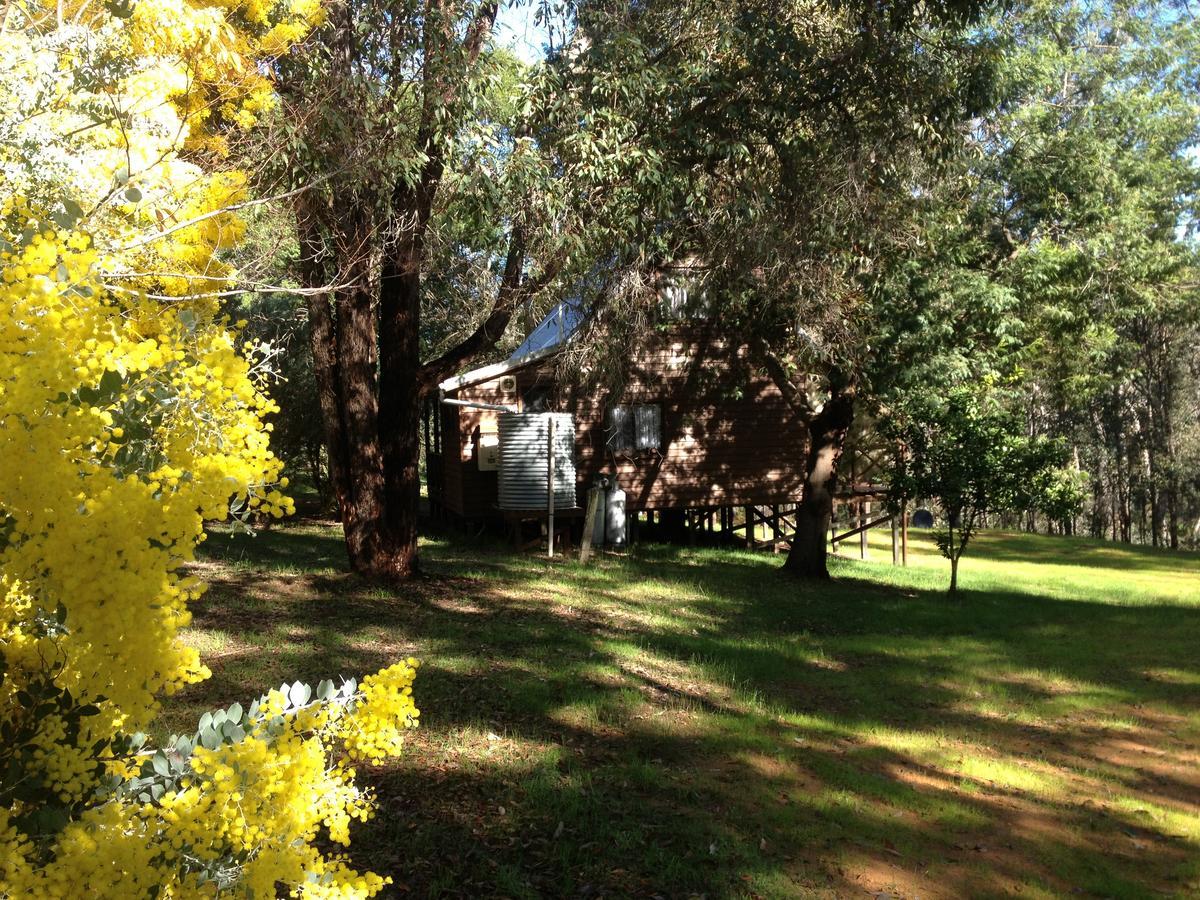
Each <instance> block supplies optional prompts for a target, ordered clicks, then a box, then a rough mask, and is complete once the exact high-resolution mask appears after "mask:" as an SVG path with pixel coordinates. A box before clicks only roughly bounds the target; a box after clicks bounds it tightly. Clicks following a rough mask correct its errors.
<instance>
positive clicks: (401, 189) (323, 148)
mask: <svg viewBox="0 0 1200 900" xmlns="http://www.w3.org/2000/svg"><path fill="white" fill-rule="evenodd" d="M496 14H497V4H496V3H495V2H474V0H428V2H413V0H347V2H342V3H335V4H334V5H332V6H331V8H330V11H329V16H328V20H327V22H326V24H325V26H324V27H323V29H322V30H321V31H320V33H319V35H318V39H317V40H316V41H313V42H310V44H309V45H308V46H307V47H306V48H305V50H304V51H303V52H300V53H297V54H294V55H293V56H292V57H289V58H286V59H283V60H281V61H280V64H279V65H280V72H281V82H282V84H283V85H284V96H285V99H286V108H285V110H284V113H283V115H282V116H281V117H280V121H279V123H278V130H277V133H276V137H275V140H276V142H282V144H283V146H285V147H287V148H288V149H287V152H286V158H285V162H284V168H285V170H286V174H287V176H288V177H289V178H291V179H292V181H293V183H296V184H301V185H308V186H309V187H308V189H307V190H306V191H304V193H303V194H301V196H300V198H299V200H298V201H297V203H296V225H297V229H298V234H299V246H300V261H299V268H300V276H301V280H302V281H303V283H304V285H305V287H306V290H307V298H308V299H307V306H308V317H309V325H310V334H311V343H312V359H313V370H314V376H315V380H316V385H317V392H318V399H319V402H320V408H321V412H322V418H323V421H324V428H325V440H326V445H327V451H328V459H329V467H330V475H331V481H332V485H333V489H334V493H335V495H336V498H337V501H338V507H339V510H340V512H341V517H342V522H343V525H344V529H345V537H346V546H347V550H348V553H349V557H350V562H351V564H352V566H353V567H354V568H355V569H356V570H357V571H359V572H362V573H364V574H367V575H371V576H376V577H382V578H405V577H408V576H410V575H412V574H413V573H414V572H415V571H416V569H417V532H416V528H417V504H418V493H419V477H418V458H419V445H418V426H419V423H420V411H421V407H422V404H423V402H424V401H426V400H427V399H429V398H430V397H432V396H433V395H434V392H435V390H436V387H437V384H438V383H439V382H440V381H441V380H443V379H444V378H446V377H447V376H449V375H451V374H453V373H454V372H455V371H457V370H458V369H459V368H460V367H462V366H463V365H465V364H466V363H468V362H470V361H471V360H472V359H474V358H475V357H477V356H478V355H479V354H480V353H483V352H486V351H487V350H489V349H490V348H491V347H492V346H493V345H494V344H495V343H496V341H497V340H498V339H499V338H500V337H501V336H502V334H503V333H504V331H505V329H506V327H507V326H508V323H509V321H510V320H511V318H512V317H513V315H514V313H515V312H516V311H517V310H518V309H520V308H522V306H524V305H526V304H529V303H531V302H532V300H533V299H534V298H535V297H536V296H537V295H538V293H539V292H541V291H543V290H544V289H545V288H546V287H547V286H548V285H549V284H551V283H552V282H553V281H554V280H555V278H556V277H557V276H558V275H559V274H560V272H561V270H562V269H563V268H564V265H563V260H564V258H568V257H569V255H570V253H569V250H570V248H569V247H565V246H564V245H565V238H566V237H567V236H574V235H577V232H578V228H577V227H576V225H577V224H578V223H579V222H581V221H583V219H582V217H583V216H585V215H586V204H583V205H580V206H571V205H565V204H561V203H560V202H559V201H560V200H561V199H562V198H560V197H558V196H557V195H556V194H555V193H554V191H553V189H552V187H550V186H548V185H549V184H550V183H551V182H552V181H553V174H552V173H551V171H550V169H549V167H548V166H547V164H546V162H545V160H544V159H543V158H542V157H541V156H540V155H539V152H538V145H537V143H536V142H535V141H534V140H533V138H532V136H531V134H530V128H531V127H532V124H531V121H530V116H529V112H530V110H531V108H532V107H531V105H530V102H529V101H530V96H531V94H532V90H533V88H532V86H531V85H530V84H529V79H528V78H527V77H526V74H527V73H524V72H523V71H522V69H521V67H520V65H519V64H518V63H517V62H516V61H515V60H513V59H512V58H511V57H510V56H508V55H506V54H504V53H500V52H496V51H495V50H494V49H493V48H492V47H491V44H490V36H491V31H492V27H493V25H494V23H495V19H496ZM556 204H557V205H556ZM445 302H449V303H451V304H456V305H457V308H458V309H460V311H461V315H460V316H458V317H457V318H456V319H455V321H454V325H455V327H454V328H450V329H442V330H439V329H433V330H431V329H429V328H428V327H427V322H428V318H427V316H428V311H429V307H430V306H431V305H433V304H435V303H445ZM443 321H444V320H443ZM464 324H466V325H467V326H468V327H466V328H465V329H464V328H463V327H462V326H463V325H464Z"/></svg>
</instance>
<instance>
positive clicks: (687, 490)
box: [425, 311, 807, 527]
mask: <svg viewBox="0 0 1200 900" xmlns="http://www.w3.org/2000/svg"><path fill="white" fill-rule="evenodd" d="M560 315H561V311H560ZM552 318H553V317H551V318H548V319H547V322H550V323H551V327H550V328H549V329H547V328H546V325H547V323H546V322H544V323H543V325H542V326H539V329H538V331H543V332H544V331H546V330H549V331H550V332H551V336H550V339H549V340H545V339H543V340H542V342H541V344H540V345H539V344H538V343H536V342H535V343H534V344H533V345H532V346H526V347H523V348H522V349H521V350H519V351H518V353H516V354H514V356H513V357H512V358H511V359H509V360H508V361H506V362H503V363H498V364H495V365H490V366H485V367H483V368H480V369H476V370H474V371H470V372H466V373H464V374H462V375H459V376H457V377H455V378H452V379H449V380H447V381H445V382H443V383H442V385H441V401H440V402H436V403H431V404H430V405H429V406H428V407H427V409H426V421H425V450H426V460H427V476H428V488H429V499H430V504H431V509H432V510H433V512H434V514H435V515H440V516H444V517H449V518H451V519H459V520H466V521H475V522H479V521H483V520H487V519H491V518H495V517H497V515H498V507H497V493H498V471H499V453H498V444H499V439H498V416H499V415H500V411H499V410H496V409H488V408H480V407H470V406H461V405H456V404H458V403H473V404H481V405H491V406H498V407H509V408H514V409H516V410H517V411H539V410H552V411H557V412H570V413H572V414H573V415H574V419H575V468H576V476H577V491H576V496H577V498H578V500H577V503H578V505H579V506H582V505H583V504H584V503H585V502H586V496H587V493H586V492H587V489H588V488H589V487H591V486H592V485H593V484H594V483H595V482H596V479H597V478H598V476H601V475H606V476H608V477H609V478H612V479H615V481H616V484H617V485H619V486H620V487H621V488H622V489H623V490H624V491H625V492H626V510H627V512H628V513H630V514H632V515H633V516H634V517H635V518H636V517H637V514H639V513H642V512H651V511H663V512H664V513H665V512H666V511H693V512H694V511H707V513H708V515H709V520H710V527H711V520H712V516H713V514H714V511H717V510H720V511H721V515H722V516H724V515H725V514H726V513H729V514H730V518H729V519H728V520H726V519H724V518H722V522H723V523H724V522H726V521H728V522H730V523H731V522H732V508H734V507H743V508H746V509H747V512H749V510H750V509H752V508H753V507H755V506H765V507H775V508H778V506H779V505H784V504H791V503H795V502H796V501H797V500H798V499H799V497H800V490H801V484H802V481H803V477H804V453H805V449H806V443H807V433H806V431H805V429H804V426H803V425H802V423H800V422H799V421H798V419H797V417H796V416H795V415H793V414H792V413H791V410H790V409H789V407H788V406H787V404H786V402H785V401H784V399H783V396H782V395H781V394H780V392H779V390H778V388H776V387H775V385H774V383H773V382H772V381H771V380H770V379H769V378H767V377H766V376H765V375H763V374H761V373H758V374H755V373H753V372H752V371H751V370H750V367H748V366H745V365H738V363H737V359H738V358H737V356H735V355H733V354H737V353H739V352H744V351H738V350H736V349H731V348H729V347H727V346H725V344H724V343H723V342H722V341H721V340H719V339H717V338H715V337H713V336H712V335H711V333H710V332H709V331H708V330H707V329H706V327H705V326H703V325H702V324H696V323H677V324H675V325H673V326H671V327H669V328H668V329H666V330H663V331H654V332H652V333H651V334H648V335H647V336H646V337H645V339H644V340H642V341H641V342H640V343H639V344H638V345H637V346H633V347H631V348H630V349H629V353H628V376H627V378H626V380H625V386H624V388H623V389H622V390H621V391H620V393H619V394H616V395H611V396H595V395H591V394H585V393H584V392H582V391H579V390H577V389H573V388H571V387H570V386H567V385H560V384H558V383H557V379H556V370H557V366H556V362H557V360H556V356H557V354H558V353H560V352H562V350H563V347H564V346H565V344H566V342H567V340H568V339H569V332H570V327H569V323H568V325H567V326H566V327H564V325H563V323H562V322H561V321H560V322H559V323H558V325H557V334H554V333H553V332H554V331H555V327H554V325H553V322H552V321H551V320H552ZM536 336H537V332H535V334H534V335H531V338H536ZM543 337H544V335H543ZM445 401H450V402H445ZM663 518H664V517H663V516H660V517H659V520H660V521H662V519H663Z"/></svg>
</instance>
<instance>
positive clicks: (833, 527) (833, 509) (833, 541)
mask: <svg viewBox="0 0 1200 900" xmlns="http://www.w3.org/2000/svg"><path fill="white" fill-rule="evenodd" d="M829 549H830V551H831V552H833V553H837V551H838V544H837V501H836V500H835V501H833V503H832V504H831V505H830V512H829Z"/></svg>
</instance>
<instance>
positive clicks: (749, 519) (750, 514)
mask: <svg viewBox="0 0 1200 900" xmlns="http://www.w3.org/2000/svg"><path fill="white" fill-rule="evenodd" d="M744 510H745V513H746V549H748V550H750V549H753V548H754V507H753V506H747V507H744Z"/></svg>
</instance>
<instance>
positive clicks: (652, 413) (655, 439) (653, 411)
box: [633, 404, 662, 450]
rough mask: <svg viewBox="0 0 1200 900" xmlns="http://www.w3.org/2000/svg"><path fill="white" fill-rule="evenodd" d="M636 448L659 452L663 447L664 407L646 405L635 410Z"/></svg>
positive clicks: (636, 407)
mask: <svg viewBox="0 0 1200 900" xmlns="http://www.w3.org/2000/svg"><path fill="white" fill-rule="evenodd" d="M633 418H634V439H635V442H634V447H635V449H637V450H658V449H659V448H660V447H662V407H661V406H657V405H653V404H644V405H641V406H635V407H634V408H633Z"/></svg>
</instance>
